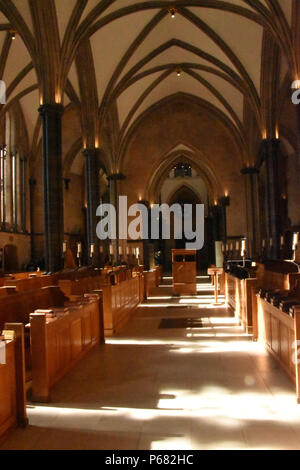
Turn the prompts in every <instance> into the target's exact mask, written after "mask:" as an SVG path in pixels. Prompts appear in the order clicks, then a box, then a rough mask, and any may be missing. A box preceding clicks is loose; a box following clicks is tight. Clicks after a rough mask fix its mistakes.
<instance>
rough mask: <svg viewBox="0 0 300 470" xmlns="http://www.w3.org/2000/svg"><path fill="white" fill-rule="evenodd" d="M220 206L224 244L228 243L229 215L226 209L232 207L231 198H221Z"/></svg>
mask: <svg viewBox="0 0 300 470" xmlns="http://www.w3.org/2000/svg"><path fill="white" fill-rule="evenodd" d="M218 205H219V206H220V214H221V239H222V241H223V243H226V241H227V214H226V208H227V207H229V205H230V197H229V196H223V197H220V198H219V200H218Z"/></svg>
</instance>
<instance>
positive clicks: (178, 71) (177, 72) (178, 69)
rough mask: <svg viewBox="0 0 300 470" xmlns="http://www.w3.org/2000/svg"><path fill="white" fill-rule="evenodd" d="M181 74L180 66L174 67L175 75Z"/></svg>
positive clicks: (179, 75)
mask: <svg viewBox="0 0 300 470" xmlns="http://www.w3.org/2000/svg"><path fill="white" fill-rule="evenodd" d="M181 74H182V70H181V68H180V67H177V68H176V75H177V77H181Z"/></svg>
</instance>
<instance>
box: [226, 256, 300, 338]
mask: <svg viewBox="0 0 300 470" xmlns="http://www.w3.org/2000/svg"><path fill="white" fill-rule="evenodd" d="M272 269H277V271H272ZM296 270H297V266H295V265H294V264H293V263H288V262H284V261H283V262H274V263H272V262H270V263H267V264H262V263H257V266H256V268H255V270H249V272H250V276H251V277H249V278H248V279H240V278H238V277H237V276H236V275H233V274H230V273H226V274H225V297H226V303H227V305H228V307H229V308H230V309H231V310H232V311H233V312H234V314H235V316H236V318H237V319H238V320H239V321H240V322H241V324H242V325H243V327H244V328H245V330H246V331H247V332H248V333H250V334H251V333H253V337H254V339H257V337H258V323H257V301H256V294H257V292H258V290H259V289H260V288H266V289H280V290H289V289H290V288H292V287H293V286H294V285H295V283H296V281H297V279H298V278H300V274H299V273H298V272H295V271H296ZM289 271H290V272H289ZM254 273H255V274H254ZM253 274H254V275H253Z"/></svg>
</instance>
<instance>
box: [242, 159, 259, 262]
mask: <svg viewBox="0 0 300 470" xmlns="http://www.w3.org/2000/svg"><path fill="white" fill-rule="evenodd" d="M258 173H259V171H258V169H257V168H256V167H254V166H252V167H245V168H243V169H242V170H241V174H242V175H244V176H245V178H246V199H247V212H248V214H247V219H248V232H249V233H248V237H249V243H250V244H252V247H251V248H252V250H250V251H251V253H250V256H252V257H253V256H255V255H256V254H258V251H259V248H260V237H259V223H258V220H259V217H258V211H257V190H258V185H257V175H258ZM251 242H252V243H251ZM249 248H250V247H249Z"/></svg>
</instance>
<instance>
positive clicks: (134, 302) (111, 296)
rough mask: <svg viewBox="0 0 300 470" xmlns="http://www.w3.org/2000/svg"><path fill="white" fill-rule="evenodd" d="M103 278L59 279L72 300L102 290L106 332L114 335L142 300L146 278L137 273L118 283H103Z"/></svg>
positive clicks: (63, 290) (107, 334)
mask: <svg viewBox="0 0 300 470" xmlns="http://www.w3.org/2000/svg"><path fill="white" fill-rule="evenodd" d="M102 281H103V279H101V278H98V277H94V278H86V279H84V280H83V279H81V280H80V281H79V280H77V281H69V280H63V281H59V287H60V288H61V290H62V292H64V294H65V295H66V296H67V297H69V298H70V299H71V300H72V299H73V300H75V298H76V296H80V295H83V294H84V293H87V292H97V291H101V292H102V298H103V317H104V320H103V321H104V334H105V336H112V335H113V334H115V333H116V331H118V330H119V329H120V328H121V327H122V326H123V325H124V324H125V323H126V322H127V321H128V319H129V317H130V316H131V314H132V313H133V312H134V310H135V309H136V308H137V306H138V305H139V304H140V302H141V301H142V299H141V293H142V289H143V285H144V284H143V282H144V278H143V276H142V275H140V274H137V275H135V277H132V278H130V279H126V280H124V281H122V282H119V283H118V284H115V285H111V284H103V283H102Z"/></svg>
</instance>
